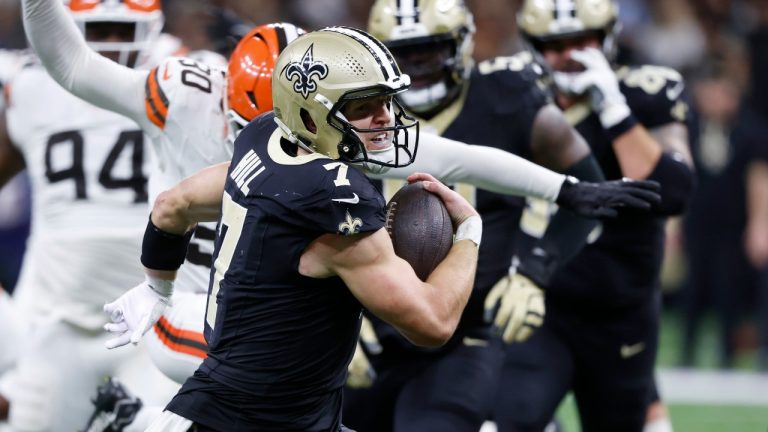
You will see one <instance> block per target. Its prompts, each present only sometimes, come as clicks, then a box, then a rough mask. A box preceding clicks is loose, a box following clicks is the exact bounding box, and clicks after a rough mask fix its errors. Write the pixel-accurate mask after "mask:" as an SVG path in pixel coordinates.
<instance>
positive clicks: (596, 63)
mask: <svg viewBox="0 0 768 432" xmlns="http://www.w3.org/2000/svg"><path fill="white" fill-rule="evenodd" d="M571 58H573V59H574V60H576V61H577V62H579V63H581V64H582V65H584V67H585V68H586V70H585V71H584V72H575V73H572V72H570V73H569V72H553V73H552V77H553V79H554V80H555V85H556V86H557V87H558V88H559V89H561V90H563V91H564V92H566V93H569V94H575V95H581V94H584V93H587V92H589V96H590V99H591V102H592V108H593V109H594V110H595V112H597V113H598V114H599V115H600V123H602V125H603V127H604V128H605V129H608V128H611V127H613V126H616V125H617V124H619V123H621V122H622V121H623V120H624V119H626V118H627V117H628V116H629V114H630V110H629V107H628V106H627V99H626V98H625V97H624V95H623V94H622V93H621V90H620V89H619V81H618V79H617V78H616V73H615V72H614V71H613V69H612V68H611V65H610V64H609V63H608V60H607V59H606V58H605V56H604V55H603V53H602V51H600V50H598V49H596V48H591V47H590V48H584V49H583V50H574V51H571Z"/></svg>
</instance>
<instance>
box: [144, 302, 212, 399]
mask: <svg viewBox="0 0 768 432" xmlns="http://www.w3.org/2000/svg"><path fill="white" fill-rule="evenodd" d="M207 297H208V296H207V294H204V293H191V292H182V291H179V290H176V292H174V293H173V297H171V307H168V308H166V309H165V313H164V314H163V316H162V317H160V320H158V322H157V323H156V324H155V326H154V327H153V328H152V329H151V330H150V331H149V332H147V334H146V335H144V340H145V341H146V343H147V349H148V352H149V355H150V357H151V358H152V361H153V362H154V363H155V365H156V366H157V367H158V369H160V371H162V372H163V373H164V374H165V375H166V376H168V377H169V378H171V379H172V380H174V381H176V382H178V383H181V384H183V383H184V381H185V380H186V379H187V377H189V376H191V375H192V374H193V373H194V372H195V370H197V367H198V366H200V363H201V362H202V361H203V359H205V357H206V355H207V352H208V345H207V344H206V342H205V338H204V337H203V327H204V325H205V303H206V300H207Z"/></svg>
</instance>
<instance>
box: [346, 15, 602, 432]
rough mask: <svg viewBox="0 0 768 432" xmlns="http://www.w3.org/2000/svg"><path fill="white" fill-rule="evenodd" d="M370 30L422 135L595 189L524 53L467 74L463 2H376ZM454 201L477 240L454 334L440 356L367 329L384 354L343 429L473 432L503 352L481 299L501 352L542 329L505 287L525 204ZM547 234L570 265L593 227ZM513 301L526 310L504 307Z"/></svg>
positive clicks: (588, 165) (527, 292) (593, 172)
mask: <svg viewBox="0 0 768 432" xmlns="http://www.w3.org/2000/svg"><path fill="white" fill-rule="evenodd" d="M368 30H369V31H370V32H371V34H373V35H374V36H375V37H377V38H379V39H381V40H382V41H383V42H384V43H385V44H386V45H387V46H388V47H389V48H390V50H391V51H392V53H393V55H394V56H395V57H396V58H397V61H398V64H399V65H400V67H401V68H403V71H404V72H405V73H408V74H409V75H410V76H411V79H412V86H411V88H410V89H409V90H408V91H407V92H405V93H402V94H400V95H398V99H399V100H400V101H401V102H402V103H403V105H405V107H406V108H407V109H408V110H409V112H411V113H413V114H414V115H415V116H416V117H417V118H418V119H419V121H420V123H421V125H422V128H423V129H424V130H428V131H433V132H436V133H438V134H440V135H442V136H444V137H447V138H451V139H455V140H459V141H464V142H474V143H487V144H488V145H493V146H496V147H498V148H499V149H501V150H504V151H507V152H511V153H514V154H517V155H520V156H523V157H525V158H527V159H530V160H533V161H535V162H537V163H539V164H542V165H544V166H546V167H548V168H550V169H554V170H557V171H560V172H564V173H566V174H570V175H573V176H575V177H577V178H580V179H586V180H601V179H602V178H603V177H602V173H601V172H600V169H599V167H598V165H597V161H596V160H595V159H594V158H593V157H592V156H591V155H590V150H589V146H588V145H587V144H586V143H585V142H584V140H583V139H582V138H581V137H580V136H579V134H578V133H576V132H575V131H574V129H573V128H572V127H571V126H570V125H569V124H568V122H567V121H566V119H565V118H564V117H563V115H562V112H561V111H560V110H559V109H558V108H557V107H555V106H554V105H553V104H552V103H551V99H550V98H549V97H548V93H547V92H546V91H545V90H544V89H543V88H542V83H541V82H540V79H541V78H542V76H543V69H542V68H541V67H540V66H539V65H537V64H536V63H534V62H533V61H532V55H531V54H530V53H528V52H523V53H521V54H518V55H515V56H511V57H498V58H494V59H491V60H488V61H484V62H482V63H480V64H478V65H477V66H476V67H473V65H472V60H471V56H472V45H473V39H472V38H473V33H474V23H473V19H472V16H471V14H470V12H469V11H468V9H467V8H466V6H465V5H464V3H463V2H462V1H454V2H442V1H435V0H420V1H415V0H399V1H395V0H379V1H377V2H376V3H375V4H374V6H373V8H372V10H371V12H370V16H369V27H368ZM387 185H388V184H387V182H385V184H384V186H385V192H386V189H387ZM456 190H458V191H462V192H464V193H465V194H466V196H468V197H470V201H471V202H472V203H473V205H475V207H476V208H477V210H478V211H479V212H480V214H481V215H482V216H483V222H484V230H485V232H486V236H485V241H484V243H483V246H482V247H481V248H480V258H479V263H478V269H477V277H476V279H475V289H474V291H473V293H472V297H471V298H470V300H469V303H468V305H467V308H466V310H465V311H464V314H463V316H462V320H461V322H460V324H459V328H458V331H457V332H456V334H455V335H454V337H453V338H452V339H451V341H450V342H449V343H448V344H447V345H446V346H445V347H442V348H441V349H439V350H423V349H419V348H417V347H413V346H412V345H411V344H408V343H407V341H405V340H404V339H403V338H402V337H401V336H400V335H399V334H397V332H396V331H395V330H394V329H392V328H391V327H390V326H388V325H386V324H385V323H383V322H381V320H378V319H376V318H375V317H373V318H372V322H373V327H374V329H375V333H376V336H377V338H378V342H379V343H380V345H381V348H382V349H381V352H380V353H379V354H377V355H375V356H368V357H370V361H371V362H372V363H373V369H374V371H375V373H376V374H377V378H376V379H375V380H373V382H372V385H371V387H369V388H358V389H349V391H348V392H347V394H346V397H345V411H344V418H345V422H346V423H347V424H348V425H349V426H350V427H352V428H357V429H359V430H365V431H376V430H381V431H389V430H396V431H422V432H423V431H429V430H435V431H444V430H451V431H477V430H478V429H479V428H480V426H481V425H482V423H483V421H484V420H485V419H486V418H487V417H488V416H489V415H490V414H491V411H492V409H493V406H494V397H495V393H496V392H495V389H496V384H497V383H498V376H499V373H500V371H501V369H500V368H501V366H502V359H503V350H502V343H501V340H500V339H499V338H494V337H492V334H491V333H492V327H491V325H490V323H489V320H488V319H487V318H486V313H485V311H484V299H485V297H486V294H488V292H489V291H490V290H491V288H492V287H494V286H496V287H497V289H496V290H494V296H495V301H493V302H492V303H493V304H492V305H490V306H489V310H490V311H491V312H494V311H495V310H496V309H497V308H498V311H499V313H498V314H497V315H496V316H495V318H496V322H497V324H499V327H501V328H502V333H503V338H504V339H505V340H508V341H512V340H524V339H525V338H526V337H527V335H529V334H530V332H531V329H532V328H534V327H536V326H538V325H540V324H541V320H542V318H543V314H544V307H543V299H542V294H541V290H539V289H538V288H537V287H536V286H535V285H533V284H525V285H522V284H517V285H512V284H510V283H509V278H508V277H507V276H508V274H509V273H510V265H511V264H512V257H513V252H514V249H513V245H514V243H513V236H514V233H515V231H516V227H517V224H518V220H519V218H520V215H521V213H522V211H523V209H524V207H525V200H524V199H522V198H517V197H510V196H504V195H500V194H497V193H492V192H490V191H487V190H482V189H475V188H473V187H471V186H468V185H456ZM385 195H386V193H385ZM553 226H554V227H556V228H557V229H556V230H552V231H551V232H549V233H548V234H547V237H546V239H547V241H548V242H549V243H551V244H552V245H556V246H557V249H558V251H559V253H560V254H562V255H567V254H569V253H573V252H570V251H569V248H571V247H574V248H576V247H578V246H580V245H583V244H584V242H585V241H586V237H587V235H588V233H589V232H590V231H591V229H592V228H593V227H594V224H593V223H592V222H591V221H587V220H585V219H581V218H577V217H574V216H573V215H572V214H566V213H565V212H562V214H561V215H560V216H559V217H558V221H557V222H556V223H553ZM489 232H490V233H491V234H490V235H488V233H489ZM561 249H562V250H561ZM521 271H523V270H521ZM517 299H519V300H521V301H524V302H525V303H526V304H527V305H528V307H527V308H519V307H518V308H517V309H511V308H510V307H508V305H509V304H510V303H511V302H512V300H517ZM520 312H522V313H520ZM361 381H362V380H361Z"/></svg>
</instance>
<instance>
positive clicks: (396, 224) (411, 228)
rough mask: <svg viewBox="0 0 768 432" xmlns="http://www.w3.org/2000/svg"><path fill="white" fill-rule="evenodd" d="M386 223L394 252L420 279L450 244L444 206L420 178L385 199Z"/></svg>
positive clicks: (451, 226) (439, 260) (448, 218)
mask: <svg viewBox="0 0 768 432" xmlns="http://www.w3.org/2000/svg"><path fill="white" fill-rule="evenodd" d="M386 226H387V232H389V236H390V237H391V238H392V244H393V245H394V247H395V253H396V254H397V256H399V257H400V258H402V259H404V260H406V261H408V263H409V264H411V267H413V269H414V270H415V271H416V275H417V276H419V278H420V279H421V280H426V279H427V276H429V274H430V273H432V270H434V269H435V267H437V265H438V264H440V262H441V261H442V260H443V259H444V258H445V256H446V255H448V251H449V250H450V249H451V245H453V225H452V223H451V217H450V216H449V215H448V210H446V208H445V205H444V204H443V201H442V200H441V199H440V198H438V196H437V195H435V194H432V193H430V192H427V190H426V189H424V187H423V186H422V184H421V182H415V183H411V184H407V185H405V186H403V187H402V188H401V189H400V190H399V191H397V193H395V195H394V196H393V197H392V199H391V200H389V203H388V204H387V225H386Z"/></svg>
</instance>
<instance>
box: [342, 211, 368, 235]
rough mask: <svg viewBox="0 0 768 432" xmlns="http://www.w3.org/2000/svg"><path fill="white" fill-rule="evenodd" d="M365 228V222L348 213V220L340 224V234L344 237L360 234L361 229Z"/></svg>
mask: <svg viewBox="0 0 768 432" xmlns="http://www.w3.org/2000/svg"><path fill="white" fill-rule="evenodd" d="M362 226H363V220H362V219H360V218H353V217H352V215H351V214H349V212H347V216H346V220H345V221H344V222H342V223H340V224H339V232H340V233H342V234H344V235H352V234H357V233H359V232H360V227H362Z"/></svg>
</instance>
